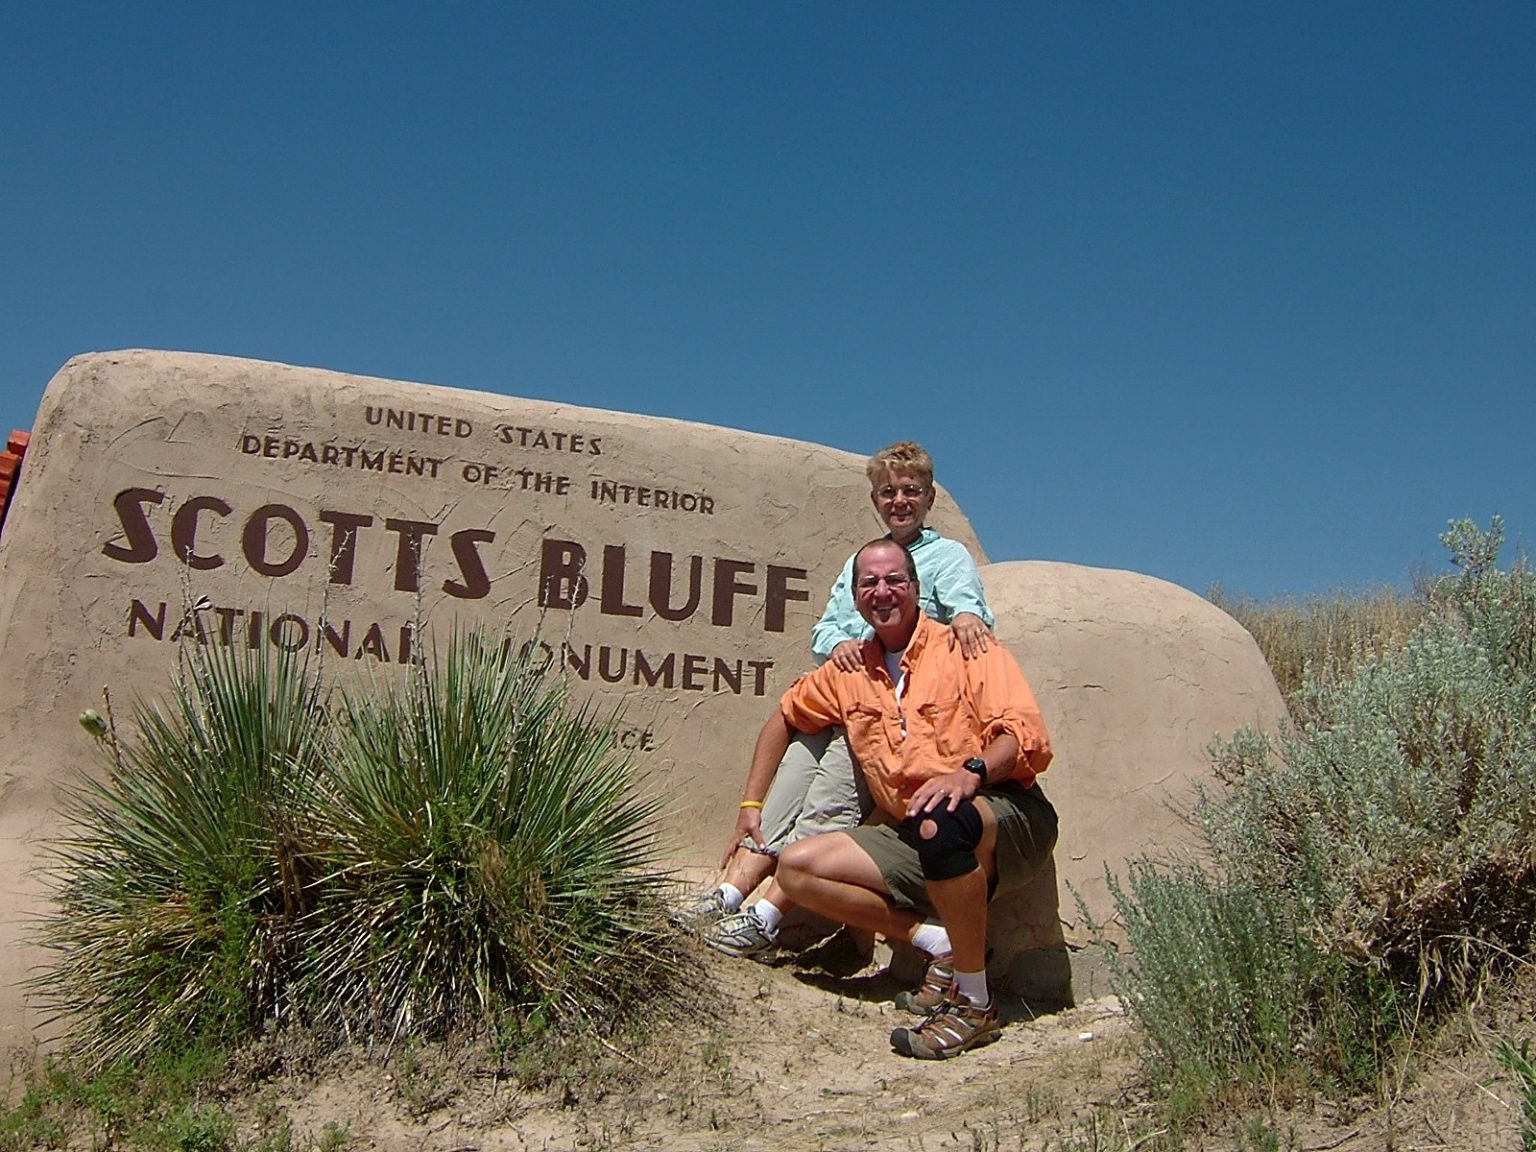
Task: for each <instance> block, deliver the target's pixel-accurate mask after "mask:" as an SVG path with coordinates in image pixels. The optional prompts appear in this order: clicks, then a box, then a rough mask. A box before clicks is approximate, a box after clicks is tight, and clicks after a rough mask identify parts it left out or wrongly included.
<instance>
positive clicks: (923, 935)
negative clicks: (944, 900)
mask: <svg viewBox="0 0 1536 1152" xmlns="http://www.w3.org/2000/svg"><path fill="white" fill-rule="evenodd" d="M912 947H914V948H916V949H918V950H919V951H921V952H926V953H928V955H930V956H941V955H943V954H944V953H945V952H948V951H949V950H950V947H949V930H948V929H947V928H945V927H944V925H942V924H939V923H936V922H935V921H933V920H927V921H924V922H923V923H922V924H919V925H918V926H917V931H916V932H914V933H912Z"/></svg>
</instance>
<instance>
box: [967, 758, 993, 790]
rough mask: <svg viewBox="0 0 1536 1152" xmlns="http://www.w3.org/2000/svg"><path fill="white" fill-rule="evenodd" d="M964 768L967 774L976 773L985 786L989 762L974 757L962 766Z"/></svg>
mask: <svg viewBox="0 0 1536 1152" xmlns="http://www.w3.org/2000/svg"><path fill="white" fill-rule="evenodd" d="M962 767H964V768H965V770H966V771H967V772H974V773H976V775H978V776H980V777H981V782H982V783H983V784H985V783H986V782H987V762H986V761H985V760H983V759H982V758H981V757H980V756H972V757H971V758H970V759H969V760H967V761H966V762H965V764H964V765H962Z"/></svg>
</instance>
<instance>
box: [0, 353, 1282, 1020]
mask: <svg viewBox="0 0 1536 1152" xmlns="http://www.w3.org/2000/svg"><path fill="white" fill-rule="evenodd" d="M509 387H510V388H515V387H516V382H515V381H513V382H509ZM911 431H912V433H913V434H914V435H916V436H918V437H919V438H921V436H922V429H921V428H920V427H919V428H913V429H912V430H911ZM870 447H871V448H872V449H873V448H874V447H877V445H873V444H872V445H870ZM942 465H943V462H942V461H940V470H941V474H942ZM929 521H930V523H932V524H933V526H934V527H936V528H938V529H939V531H941V532H943V533H944V534H945V535H947V536H950V537H953V538H955V539H958V540H960V541H962V542H963V543H965V544H966V545H967V546H968V547H969V548H970V549H971V550H972V553H973V554H974V555H975V556H976V558H977V560H978V562H979V563H982V564H985V562H986V557H985V556H984V554H983V553H982V551H981V548H980V546H979V544H978V542H977V540H976V538H975V535H974V533H973V532H972V530H971V527H970V525H969V523H968V522H967V521H966V519H965V517H964V515H963V513H962V512H961V511H960V510H959V509H957V508H956V507H955V505H954V503H953V502H952V501H951V500H950V499H949V498H948V496H947V494H945V495H942V496H941V497H940V499H939V500H938V502H937V505H936V507H935V509H934V512H933V514H932V516H931V517H930V518H929ZM880 531H881V525H880V523H879V521H878V519H877V518H876V516H875V515H874V513H873V511H872V509H871V508H870V504H869V498H868V485H867V482H866V479H865V476H864V471H863V458H862V457H860V456H855V455H852V454H849V453H845V452H839V451H835V450H833V449H829V448H824V447H820V446H818V445H814V444H806V443H801V442H797V441H790V440H783V439H777V438H772V437H766V436H760V435H754V434H751V433H746V432H737V431H732V430H728V429H721V428H714V427H708V426H704V425H699V424H690V423H684V422H680V421H674V420H663V419H657V418H651V417H643V416H634V415H626V414H622V413H615V412H604V411H594V410H590V409H583V408H576V407H571V406H568V405H560V404H552V403H545V402H540V401H531V400H519V399H513V398H510V397H506V396H500V395H489V394H484V393H475V392H466V391H460V390H455V389H449V388H439V387H431V386H427V385H421V384H409V383H401V382H398V381H390V380H380V379H373V378H368V377H360V376H352V375H347V374H343V373H338V372H328V371H321V370H317V369H308V368H295V367H289V366H286V365H279V364H270V363H263V362H257V361H249V360H236V359H229V358H224V357H215V356H204V355H192V354H181V353H166V352H150V351H126V352H112V353H99V354H92V355H87V356H81V357H77V358H76V359H74V360H71V361H70V362H69V363H68V364H67V365H65V366H64V368H63V369H61V370H60V372H59V373H58V375H57V376H56V377H55V378H54V379H53V381H52V382H51V383H50V384H49V386H48V389H47V392H46V394H45V396H44V398H43V403H42V407H41V409H40V411H39V413H38V417H37V421H36V423H35V424H34V426H33V429H32V437H31V441H30V444H29V445H28V446H27V448H26V456H25V464H24V468H23V469H22V472H21V476H20V481H19V483H18V485H17V486H16V489H15V491H14V492H13V493H12V500H11V504H10V508H9V510H8V513H7V517H6V521H5V525H4V530H3V534H0V664H3V667H4V668H5V669H6V672H7V684H8V686H7V688H6V690H5V692H4V694H3V696H0V772H3V777H0V779H3V788H0V948H3V949H5V954H6V955H7V956H11V957H16V958H18V960H19V963H16V962H13V966H12V967H11V968H10V969H9V971H8V975H7V982H5V983H4V984H3V985H0V1040H12V1039H17V1038H20V1037H21V1036H24V1035H25V1034H26V1033H27V1032H29V1031H30V1030H31V1029H32V1028H33V1027H34V1026H35V1024H36V1021H35V1020H34V1019H33V1018H31V1017H30V1016H29V1015H28V1014H27V1012H26V1011H25V1009H24V1006H23V1004H22V998H21V994H20V990H19V988H18V986H17V984H16V980H18V979H19V978H20V977H21V976H22V975H24V971H25V967H26V966H27V965H28V964H31V963H33V962H35V961H36V960H38V959H39V958H40V957H39V956H38V954H37V953H36V952H34V951H29V950H27V949H26V948H25V946H24V942H25V931H24V926H23V925H24V918H25V916H26V915H28V914H30V913H33V912H36V911H37V910H38V901H39V894H40V885H39V883H38V881H37V879H36V877H35V876H34V875H32V873H31V869H33V868H34V867H35V865H36V864H37V862H38V859H39V856H38V849H39V840H40V839H41V838H43V837H45V836H47V835H48V834H49V833H50V832H52V831H53V830H54V825H53V823H52V821H53V816H52V813H53V811H54V809H55V800H56V793H55V789H56V788H57V786H58V785H59V784H60V783H62V782H64V781H67V780H69V779H72V778H74V777H76V776H77V774H78V773H80V772H83V771H89V770H90V769H91V767H92V765H93V763H94V754H95V749H94V746H93V745H92V742H91V740H90V739H89V738H88V737H87V736H86V735H85V734H84V733H83V732H82V731H81V730H80V728H79V725H78V724H77V720H76V717H77V716H78V714H79V712H80V711H81V710H82V709H84V708H88V707H98V708H99V707H100V705H101V700H102V689H103V687H104V686H106V687H110V688H111V691H112V694H113V702H114V705H115V708H116V712H117V715H118V718H119V723H120V724H121V723H122V722H123V719H124V718H125V717H126V716H127V715H128V713H129V703H130V701H131V700H132V698H133V697H134V696H135V695H151V696H153V695H156V694H159V693H160V692H162V691H163V690H164V688H165V687H166V685H167V683H168V680H169V673H170V671H171V669H172V667H173V665H174V662H175V655H176V651H177V648H178V646H179V645H181V644H184V643H199V644H218V645H236V646H241V647H247V648H253V649H263V648H269V647H279V648H287V649H292V650H295V651H297V650H301V649H303V650H307V651H309V652H311V653H312V654H313V655H314V657H315V658H317V659H319V660H320V661H321V662H322V664H323V669H324V674H325V675H326V676H328V677H337V678H339V677H347V676H353V675H359V674H363V675H372V676H377V675H379V674H381V673H390V672H398V671H399V670H400V669H401V668H403V667H404V666H406V665H408V664H409V662H410V661H411V660H412V659H413V658H416V657H419V656H420V655H422V654H423V652H424V651H425V650H426V649H427V648H429V647H430V646H431V645H433V644H434V643H437V644H441V643H442V642H443V640H444V639H445V638H446V635H447V631H448V629H449V628H451V627H452V625H453V624H454V623H455V622H476V623H480V624H483V625H485V626H488V627H490V628H492V629H495V630H498V631H505V632H506V633H507V634H509V635H512V636H515V637H518V638H519V639H524V640H529V639H532V640H535V641H536V642H537V643H538V644H540V645H542V647H543V650H544V651H545V652H546V653H547V654H548V655H549V656H550V657H551V658H552V659H553V660H554V661H555V662H556V664H557V666H558V667H559V668H560V669H561V670H562V674H563V675H565V676H566V677H567V679H568V681H569V684H570V686H571V688H572V690H573V692H574V693H575V694H576V695H577V696H578V697H579V698H585V699H592V700H595V701H597V702H598V703H600V704H601V705H605V706H617V707H621V708H622V709H623V714H624V732H623V741H624V743H625V744H626V745H627V746H628V747H629V748H631V749H632V750H633V751H634V753H635V755H636V757H637V760H638V762H639V763H640V764H641V765H642V766H643V767H644V768H646V769H648V770H649V771H650V773H651V779H652V781H653V782H654V784H655V785H656V786H658V787H665V788H667V789H668V791H669V794H670V796H671V798H672V799H671V802H670V805H669V813H670V817H669V831H670V834H671V835H672V836H673V838H674V840H675V842H676V844H677V851H678V860H679V863H687V864H692V865H704V864H706V863H708V862H712V861H713V860H714V858H715V857H716V856H717V854H718V852H719V850H720V847H721V840H722V838H723V837H724V836H725V834H726V832H727V830H728V828H729V825H730V821H731V814H732V813H733V812H734V810H735V803H736V799H737V798H738V796H739V793H740V787H741V781H742V779H743V775H744V773H745V768H746V764H747V760H748V758H749V755H750V750H751V744H752V740H753V738H754V736H755V735H756V733H757V730H758V728H759V727H760V726H761V724H762V721H763V719H764V717H765V716H766V715H767V714H768V711H769V709H770V708H771V707H772V706H773V703H774V701H775V700H776V699H777V697H778V695H779V693H780V692H781V691H782V690H783V689H784V687H785V686H787V684H788V683H789V682H790V680H791V679H792V678H793V677H794V676H795V675H797V674H798V673H800V672H801V671H803V670H805V669H806V668H807V667H808V666H809V664H810V657H809V633H810V627H811V624H812V623H813V622H814V620H815V619H816V617H817V615H818V614H819V613H820V611H821V608H822V606H823V604H824V603H825V598H826V594H827V591H828V588H829V586H830V584H831V581H832V579H833V577H834V575H835V574H836V572H837V570H838V568H839V566H840V565H841V564H842V562H843V561H844V560H845V559H846V557H847V556H848V554H849V553H850V552H851V551H852V550H853V549H854V548H855V547H857V546H858V545H859V544H861V543H863V542H864V541H865V540H867V539H869V538H870V537H872V536H874V535H876V534H877V533H878V532H880ZM982 571H983V578H984V580H985V581H986V583H987V586H988V591H989V595H990V596H991V597H992V600H993V606H994V608H995V609H996V610H997V614H998V617H999V621H998V635H999V636H1000V638H1002V639H1003V640H1004V642H1005V643H1008V644H1009V646H1010V647H1011V648H1012V649H1013V651H1014V652H1015V654H1016V655H1017V656H1018V657H1019V659H1020V662H1021V663H1022V664H1023V666H1024V669H1025V671H1026V673H1027V674H1028V675H1029V677H1030V679H1031V681H1032V682H1033V684H1034V686H1035V688H1036V691H1037V694H1038V696H1039V698H1040V702H1041V706H1042V708H1043V709H1044V711H1045V715H1046V720H1047V723H1048V724H1049V725H1050V727H1051V731H1052V735H1053V738H1054V739H1055V742H1056V747H1057V756H1056V761H1055V763H1054V764H1053V766H1052V769H1051V771H1050V772H1048V773H1047V774H1046V776H1045V778H1044V783H1045V786H1046V789H1047V791H1048V793H1049V794H1050V795H1051V797H1052V799H1053V800H1054V801H1055V802H1056V804H1057V806H1058V808H1059V809H1060V810H1061V814H1062V820H1063V832H1062V847H1061V848H1060V849H1058V854H1057V862H1058V865H1059V866H1060V867H1061V872H1062V875H1063V876H1064V877H1066V878H1069V879H1072V880H1073V881H1074V882H1078V883H1080V884H1081V885H1082V886H1083V889H1084V891H1086V892H1087V893H1088V894H1089V897H1090V900H1093V901H1095V902H1097V903H1096V907H1098V908H1100V909H1101V910H1104V911H1106V912H1107V909H1103V892H1102V886H1101V884H1100V882H1099V880H1098V877H1099V875H1100V874H1101V872H1102V867H1103V862H1104V861H1105V860H1106V859H1108V860H1109V861H1110V863H1111V864H1112V865H1115V866H1118V864H1119V862H1120V860H1121V859H1123V857H1124V856H1125V855H1127V854H1129V853H1130V852H1133V851H1135V850H1137V849H1138V848H1139V847H1141V846H1142V845H1144V844H1147V843H1149V842H1150V841H1151V839H1152V838H1155V837H1158V836H1161V835H1163V834H1164V832H1165V830H1166V826H1167V821H1166V820H1160V819H1159V818H1153V816H1152V815H1150V814H1151V813H1152V812H1153V805H1154V803H1155V802H1154V799H1153V798H1154V797H1156V796H1159V795H1160V794H1161V793H1160V792H1159V789H1160V788H1162V786H1163V785H1164V784H1165V783H1167V782H1170V781H1172V782H1182V781H1185V780H1187V779H1188V778H1190V777H1191V776H1193V775H1196V774H1199V773H1201V772H1203V771H1204V770H1205V766H1206V765H1205V758H1204V755H1203V751H1202V749H1203V747H1204V745H1205V743H1206V742H1207V741H1208V740H1209V739H1210V737H1211V736H1213V735H1214V734H1215V733H1216V732H1218V731H1230V730H1231V729H1232V728H1234V727H1236V726H1237V725H1238V724H1240V723H1245V722H1251V721H1259V722H1272V721H1273V720H1274V719H1275V718H1276V717H1277V716H1278V715H1279V714H1280V713H1281V712H1282V711H1283V708H1282V706H1281V705H1280V703H1279V696H1278V693H1276V692H1275V691H1274V685H1273V681H1272V680H1269V678H1268V672H1267V669H1265V667H1264V664H1263V660H1262V657H1260V656H1259V654H1258V651H1257V648H1256V647H1255V646H1254V645H1253V643H1252V641H1251V639H1247V637H1246V633H1242V630H1241V629H1240V628H1237V626H1236V624H1235V623H1233V622H1232V621H1230V620H1229V619H1228V618H1227V617H1225V616H1224V615H1223V614H1222V613H1220V612H1219V611H1218V610H1216V609H1215V608H1213V607H1211V606H1210V605H1208V604H1205V602H1204V601H1201V600H1200V599H1199V598H1198V597H1195V596H1193V595H1192V594H1190V593H1187V592H1183V591H1182V590H1178V589H1172V586H1171V585H1165V584H1162V582H1160V581H1151V580H1148V579H1147V578H1145V577H1134V576H1132V575H1131V574H1129V573H1117V574H1112V575H1113V576H1114V577H1115V579H1110V578H1108V577H1106V576H1104V575H1103V574H1095V572H1096V570H1090V569H1079V568H1074V567H1072V566H1070V565H1013V564H1005V565H991V566H988V567H984V568H983V570H982ZM1122 577H1123V578H1124V579H1120V578H1122ZM1138 582H1139V583H1138ZM1151 586H1156V588H1157V589H1160V590H1161V591H1159V592H1158V593H1157V594H1156V595H1150V594H1149V593H1148V591H1147V590H1148V588H1149V587H1151ZM1170 589H1172V592H1177V593H1178V595H1177V596H1175V595H1173V594H1172V592H1170V591H1168V590H1170ZM1181 597H1182V599H1181ZM1190 602H1193V603H1194V604H1196V605H1200V606H1201V608H1200V609H1199V611H1197V610H1196V609H1195V608H1194V607H1193V606H1192V605H1191V603H1190ZM1170 613H1171V615H1169V614H1170ZM1186 618H1188V619H1189V620H1192V621H1196V623H1192V624H1191V625H1190V626H1189V628H1187V629H1185V628H1184V627H1183V626H1182V625H1179V626H1177V627H1175V626H1174V625H1173V622H1174V621H1178V620H1184V619H1186ZM1222 622H1225V623H1222ZM1211 629H1215V631H1216V632H1219V633H1220V634H1221V635H1220V638H1219V643H1216V644H1215V646H1214V647H1213V646H1212V643H1211V642H1210V641H1209V639H1208V636H1209V635H1214V633H1211V632H1209V630H1211ZM1233 629H1235V630H1236V635H1232V634H1231V632H1232V630H1233ZM1202 630H1206V631H1202ZM1243 641H1246V645H1245V644H1244V643H1243ZM1184 650H1187V651H1188V652H1192V653H1193V655H1192V656H1189V657H1188V658H1187V659H1186V658H1185V657H1179V656H1178V655H1177V652H1178V651H1184ZM1148 653H1150V654H1152V655H1153V656H1155V657H1157V658H1155V659H1144V658H1143V656H1145V655H1147V654H1148ZM1163 656H1167V660H1165V661H1163V662H1161V663H1160V662H1159V661H1160V660H1162V657H1163ZM1213 659H1214V660H1216V661H1217V664H1216V665H1213V664H1212V663H1211V661H1212V660H1213ZM1190 661H1193V663H1190ZM1222 662H1227V665H1226V666H1229V671H1230V670H1232V669H1240V670H1241V674H1240V675H1238V674H1237V673H1236V672H1233V674H1232V675H1215V674H1213V673H1212V671H1211V670H1212V669H1213V668H1214V667H1217V666H1221V664H1222ZM1190 668H1197V669H1198V670H1199V672H1198V675H1194V674H1187V673H1188V669H1190ZM1266 683H1267V687H1266ZM1234 685H1236V686H1237V687H1235V688H1234ZM1052 888H1053V886H1052V885H1051V884H1050V883H1049V882H1048V881H1042V885H1041V889H1040V892H1039V893H1037V894H1036V895H1035V897H1034V898H1032V900H1031V902H1030V905H1029V907H1027V908H1021V909H1018V910H1017V911H1016V913H1014V914H1013V920H1012V921H1011V922H1010V920H1009V916H1008V915H1006V914H1005V915H1004V916H1002V917H1000V921H999V923H1000V925H1001V928H1000V931H1002V932H1003V933H1005V934H1007V936H1008V938H1009V940H1010V941H1012V943H1011V944H1010V945H1009V946H1008V947H1006V948H1004V949H1002V950H1001V952H1002V954H1001V955H1000V957H999V960H998V962H997V963H995V964H994V967H995V968H997V969H999V970H1000V971H1001V972H1002V973H1004V974H1007V973H1014V974H1015V975H1017V972H1018V966H1017V964H1015V961H1014V953H1015V952H1017V951H1019V950H1020V949H1023V950H1028V949H1031V948H1037V947H1046V948H1050V947H1059V945H1060V940H1061V932H1060V926H1059V925H1056V924H1054V923H1052V922H1051V921H1052V919H1053V918H1054V915H1055V913H1054V908H1055V904H1054V896H1055V894H1054V890H1050V891H1047V890H1048V889H1052Z"/></svg>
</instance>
